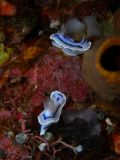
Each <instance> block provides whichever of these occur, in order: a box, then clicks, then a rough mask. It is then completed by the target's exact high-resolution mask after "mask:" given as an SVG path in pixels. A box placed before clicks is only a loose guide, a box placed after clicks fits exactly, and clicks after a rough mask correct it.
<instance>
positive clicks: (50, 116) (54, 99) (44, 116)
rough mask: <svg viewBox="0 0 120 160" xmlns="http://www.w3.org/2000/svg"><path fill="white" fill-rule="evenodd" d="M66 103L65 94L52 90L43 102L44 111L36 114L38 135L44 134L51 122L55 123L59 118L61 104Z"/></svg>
mask: <svg viewBox="0 0 120 160" xmlns="http://www.w3.org/2000/svg"><path fill="white" fill-rule="evenodd" d="M65 104H66V96H65V95H64V94H63V93H61V92H59V91H54V92H52V93H51V95H50V98H49V99H48V100H47V101H46V102H45V103H44V111H42V112H41V113H40V114H39V115H38V122H39V124H40V125H41V131H40V135H44V134H45V132H46V130H47V129H48V127H49V126H50V125H51V124H52V123H57V122H58V121H59V119H60V115H61V112H62V108H63V106H64V105H65Z"/></svg>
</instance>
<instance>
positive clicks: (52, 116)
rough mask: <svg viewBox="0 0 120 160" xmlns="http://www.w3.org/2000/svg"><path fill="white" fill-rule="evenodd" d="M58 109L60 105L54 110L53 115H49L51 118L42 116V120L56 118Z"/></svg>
mask: <svg viewBox="0 0 120 160" xmlns="http://www.w3.org/2000/svg"><path fill="white" fill-rule="evenodd" d="M59 107H60V105H59V106H58V107H57V109H56V110H55V112H54V114H53V115H51V116H46V115H45V114H43V118H44V120H46V119H50V118H54V117H55V116H56V114H57V112H58V109H59Z"/></svg>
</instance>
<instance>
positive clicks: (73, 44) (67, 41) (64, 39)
mask: <svg viewBox="0 0 120 160" xmlns="http://www.w3.org/2000/svg"><path fill="white" fill-rule="evenodd" d="M51 39H53V40H55V39H59V40H60V41H61V42H63V43H65V44H66V45H70V46H71V47H80V48H82V46H81V42H79V43H76V42H74V41H71V40H70V39H69V38H68V37H66V36H64V35H62V34H58V33H56V34H53V35H51Z"/></svg>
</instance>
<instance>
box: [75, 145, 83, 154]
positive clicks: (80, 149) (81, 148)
mask: <svg viewBox="0 0 120 160" xmlns="http://www.w3.org/2000/svg"><path fill="white" fill-rule="evenodd" d="M75 151H76V152H78V153H80V152H82V151H83V146H82V145H78V146H77V147H75Z"/></svg>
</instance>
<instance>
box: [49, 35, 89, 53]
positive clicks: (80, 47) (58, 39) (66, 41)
mask: <svg viewBox="0 0 120 160" xmlns="http://www.w3.org/2000/svg"><path fill="white" fill-rule="evenodd" d="M50 39H51V40H52V45H53V46H56V47H58V48H61V49H62V50H63V52H64V53H65V54H67V55H70V56H77V55H79V54H82V53H83V52H85V51H87V50H89V49H90V47H91V42H90V41H89V42H88V41H87V40H86V39H85V38H82V40H80V42H76V41H74V39H72V38H70V37H68V36H66V35H64V34H63V33H55V34H52V35H51V36H50Z"/></svg>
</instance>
